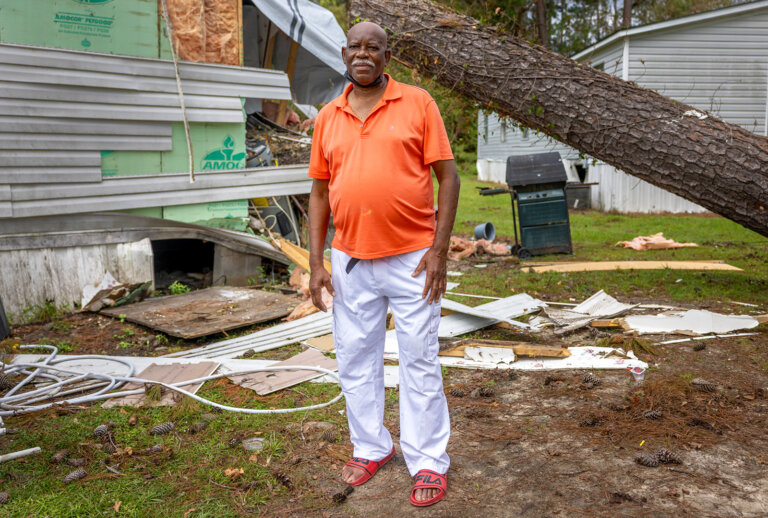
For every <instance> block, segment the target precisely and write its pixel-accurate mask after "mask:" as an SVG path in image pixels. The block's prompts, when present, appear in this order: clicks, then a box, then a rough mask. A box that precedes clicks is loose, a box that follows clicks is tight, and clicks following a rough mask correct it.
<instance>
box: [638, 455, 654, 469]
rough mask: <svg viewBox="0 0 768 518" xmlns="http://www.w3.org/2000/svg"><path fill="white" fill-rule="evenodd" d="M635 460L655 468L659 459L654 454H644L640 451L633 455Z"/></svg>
mask: <svg viewBox="0 0 768 518" xmlns="http://www.w3.org/2000/svg"><path fill="white" fill-rule="evenodd" d="M635 462H637V463H638V464H640V465H642V466H647V467H649V468H655V467H657V466H658V465H659V459H657V458H656V456H655V455H644V454H642V453H638V454H637V455H635Z"/></svg>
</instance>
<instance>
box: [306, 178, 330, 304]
mask: <svg viewBox="0 0 768 518" xmlns="http://www.w3.org/2000/svg"><path fill="white" fill-rule="evenodd" d="M330 218H331V204H330V202H329V201H328V180H318V179H317V178H315V179H314V180H312V191H311V192H310V194H309V268H310V270H311V272H310V276H309V292H310V293H311V294H312V303H313V304H314V305H315V306H316V307H317V308H319V309H320V310H322V311H327V310H328V308H326V307H325V304H323V297H322V292H323V287H325V289H327V290H328V293H330V294H331V295H332V296H334V297H335V296H336V292H335V291H333V285H332V284H331V276H330V275H329V274H328V272H327V271H326V270H325V265H324V264H323V247H324V246H325V236H326V234H327V233H328V222H329V221H330Z"/></svg>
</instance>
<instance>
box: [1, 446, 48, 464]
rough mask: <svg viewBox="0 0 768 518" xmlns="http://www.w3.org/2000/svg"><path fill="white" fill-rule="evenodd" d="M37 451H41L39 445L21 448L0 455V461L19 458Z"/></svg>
mask: <svg viewBox="0 0 768 518" xmlns="http://www.w3.org/2000/svg"><path fill="white" fill-rule="evenodd" d="M35 453H40V447H39V446H35V447H34V448H29V449H28V450H21V451H16V452H13V453H6V454H5V455H0V462H5V461H7V460H13V459H18V458H19V457H26V456H27V455H33V454H35Z"/></svg>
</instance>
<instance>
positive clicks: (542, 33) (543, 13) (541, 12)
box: [536, 0, 549, 48]
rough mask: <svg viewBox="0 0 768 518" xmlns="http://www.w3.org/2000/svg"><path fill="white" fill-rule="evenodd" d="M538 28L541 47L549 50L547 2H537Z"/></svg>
mask: <svg viewBox="0 0 768 518" xmlns="http://www.w3.org/2000/svg"><path fill="white" fill-rule="evenodd" d="M536 28H537V29H538V33H539V34H538V36H539V45H541V46H542V47H546V48H549V45H548V44H547V0H536Z"/></svg>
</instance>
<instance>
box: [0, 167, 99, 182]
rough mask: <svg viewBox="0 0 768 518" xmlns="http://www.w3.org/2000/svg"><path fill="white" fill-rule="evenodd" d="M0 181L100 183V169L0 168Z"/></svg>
mask: <svg viewBox="0 0 768 518" xmlns="http://www.w3.org/2000/svg"><path fill="white" fill-rule="evenodd" d="M0 181H2V182H6V183H9V184H40V183H54V182H56V183H89V182H90V183H92V182H100V181H101V167H2V166H0Z"/></svg>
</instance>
